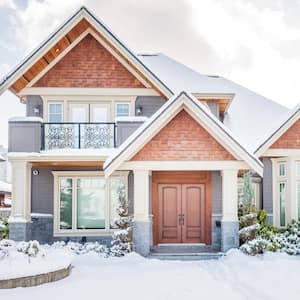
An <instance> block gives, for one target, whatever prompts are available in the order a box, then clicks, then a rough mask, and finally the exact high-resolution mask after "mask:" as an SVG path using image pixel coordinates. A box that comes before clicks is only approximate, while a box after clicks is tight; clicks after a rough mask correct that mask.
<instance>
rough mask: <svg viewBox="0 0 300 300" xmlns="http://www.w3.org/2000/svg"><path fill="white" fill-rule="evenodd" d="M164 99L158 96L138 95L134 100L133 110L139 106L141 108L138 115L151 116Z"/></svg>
mask: <svg viewBox="0 0 300 300" xmlns="http://www.w3.org/2000/svg"><path fill="white" fill-rule="evenodd" d="M165 102H166V100H165V99H164V98H163V97H159V96H138V97H137V98H136V101H135V111H136V109H137V108H138V107H139V106H140V107H141V108H142V110H143V112H142V114H140V116H145V117H151V116H152V115H153V114H154V113H155V112H156V111H157V110H158V109H159V108H160V107H161V106H162V105H163V104H164V103H165Z"/></svg>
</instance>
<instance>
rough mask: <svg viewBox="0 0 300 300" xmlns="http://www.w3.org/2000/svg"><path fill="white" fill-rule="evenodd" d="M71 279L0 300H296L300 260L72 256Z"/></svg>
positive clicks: (2, 293) (234, 254)
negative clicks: (151, 258) (154, 258)
mask: <svg viewBox="0 0 300 300" xmlns="http://www.w3.org/2000/svg"><path fill="white" fill-rule="evenodd" d="M73 265H74V269H73V271H72V274H71V276H70V277H68V278H66V279H63V280H61V281H58V282H54V283H50V284H45V285H42V286H37V287H32V288H18V289H14V290H0V299H5V300H9V299H16V300H19V299H22V300H26V299H30V300H34V299H39V300H41V299H42V300H50V299H51V300H53V299H72V300H76V299H80V300H82V299H118V300H120V299H122V300H127V299H128V300H129V299H130V300H132V299H143V300H147V299H149V300H150V299H151V300H159V299H172V300H177V299H180V300H185V299H189V300H190V299H197V300H199V299H210V300H213V299H218V300H219V299H230V300H234V299H238V300H243V299H255V300H271V299H272V300H273V299H274V300H276V299H280V300H282V299H299V295H300V284H299V278H300V258H298V257H296V256H288V255H287V254H283V253H281V254H274V253H267V254H265V255H264V256H261V257H250V256H246V255H244V254H242V253H241V252H240V251H238V250H234V251H231V252H230V253H229V254H228V255H227V257H225V258H222V259H220V260H212V261H196V262H195V261H194V262H176V261H159V260H149V259H145V258H142V257H140V256H139V255H137V254H135V253H132V254H129V255H127V256H125V257H122V258H115V257H110V258H103V257H100V256H99V254H97V253H95V252H90V253H87V254H84V255H76V256H75V259H74V261H73Z"/></svg>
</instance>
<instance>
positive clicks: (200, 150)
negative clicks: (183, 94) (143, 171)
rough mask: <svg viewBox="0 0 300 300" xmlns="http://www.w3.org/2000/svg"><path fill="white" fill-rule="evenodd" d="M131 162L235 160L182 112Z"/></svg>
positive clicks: (186, 113)
mask: <svg viewBox="0 0 300 300" xmlns="http://www.w3.org/2000/svg"><path fill="white" fill-rule="evenodd" d="M131 160H132V161H134V160H137V161H141V160H142V161H144V160H148V161H157V160H160V161H166V160H167V161H168V160H171V161H177V160H179V161H185V160H186V161H193V160H200V161H209V160H236V159H235V158H234V157H233V155H232V154H231V153H229V152H228V151H227V150H226V149H225V148H224V147H223V146H222V145H221V144H220V143H219V142H218V141H216V139H215V138H214V137H213V136H211V134H210V133H208V132H207V130H206V129H204V128H203V126H201V125H200V124H199V123H198V122H196V121H195V120H194V119H193V118H192V117H191V115H190V114H189V113H188V112H187V111H186V110H184V109H182V110H181V111H180V112H179V113H178V114H177V115H176V116H175V117H174V118H173V119H172V120H171V121H170V122H169V123H168V124H166V125H165V127H163V128H162V129H161V130H160V131H159V132H158V133H157V134H156V135H155V136H154V137H153V138H152V139H151V140H150V141H149V142H148V143H147V144H146V145H145V146H144V147H143V148H142V149H141V150H140V151H139V152H138V153H137V154H135V155H134V157H133V158H132V159H131Z"/></svg>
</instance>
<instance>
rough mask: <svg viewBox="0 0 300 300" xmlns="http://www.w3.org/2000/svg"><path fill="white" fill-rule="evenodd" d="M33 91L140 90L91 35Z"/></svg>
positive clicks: (66, 56) (65, 57)
mask: <svg viewBox="0 0 300 300" xmlns="http://www.w3.org/2000/svg"><path fill="white" fill-rule="evenodd" d="M34 87H91V88H92V87H97V88H144V87H145V86H144V85H143V84H142V83H141V82H140V81H139V80H138V79H137V78H136V77H135V76H133V74H132V73H130V72H129V71H128V70H127V69H126V68H125V67H124V66H123V65H122V64H121V63H120V62H119V61H118V60H117V59H116V58H115V57H114V56H113V55H112V54H111V53H110V52H109V51H108V50H107V49H105V48H104V47H103V46H102V45H101V44H100V43H99V42H98V41H97V40H96V38H95V37H94V36H93V35H92V34H90V33H89V34H87V35H86V36H85V37H84V38H83V39H82V40H81V41H80V42H79V43H78V44H77V45H76V46H75V47H74V48H72V50H71V51H70V52H68V53H67V54H66V55H65V56H64V57H63V58H62V59H61V60H60V61H58V62H57V63H56V64H55V65H54V66H53V67H52V68H51V69H50V70H49V71H48V72H47V73H46V74H45V75H44V76H43V77H42V78H40V79H39V80H38V81H37V82H36V83H35V85H34Z"/></svg>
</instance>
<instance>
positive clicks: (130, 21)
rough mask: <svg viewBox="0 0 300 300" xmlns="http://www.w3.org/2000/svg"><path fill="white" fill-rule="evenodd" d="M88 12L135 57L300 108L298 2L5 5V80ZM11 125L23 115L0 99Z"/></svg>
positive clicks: (1, 63) (11, 0)
mask: <svg viewBox="0 0 300 300" xmlns="http://www.w3.org/2000/svg"><path fill="white" fill-rule="evenodd" d="M82 5H85V6H87V7H88V8H89V9H91V10H92V11H93V12H94V13H96V14H97V16H98V17H99V18H100V19H102V20H103V21H104V23H105V24H107V25H108V26H109V27H110V28H111V30H112V31H113V32H115V33H116V35H117V36H118V37H119V38H120V39H121V40H123V41H124V42H125V43H126V44H127V45H128V46H129V48H131V49H132V50H133V51H134V52H136V53H158V52H163V53H165V54H167V55H169V56H171V57H173V58H175V59H176V60H178V61H180V62H182V63H184V64H186V65H188V66H189V67H191V68H193V69H195V70H196V71H198V72H200V73H203V74H214V75H221V76H224V77H226V78H229V79H231V80H233V81H235V82H237V83H239V84H241V85H243V86H245V87H247V88H249V89H251V90H253V91H255V92H257V93H259V94H262V95H264V96H266V97H268V98H270V99H272V100H273V101H276V102H278V103H280V104H282V105H284V106H287V107H289V108H292V107H294V106H295V105H297V104H298V103H299V102H300V101H299V99H300V96H299V95H300V84H299V83H298V82H297V81H298V70H299V69H300V0H201V1H199V0H176V1H175V0H126V1H124V0H109V1H107V0H81V1H79V0H63V1H62V0H0V28H1V33H0V77H2V76H4V75H5V74H6V73H7V72H8V71H9V70H10V69H11V68H12V67H14V66H15V65H16V64H18V63H19V62H20V60H21V59H22V58H24V57H25V56H26V55H27V54H28V53H29V52H30V51H32V50H33V49H34V48H35V47H37V46H38V44H39V43H41V41H43V40H44V39H45V38H46V37H47V36H48V35H49V34H50V33H51V32H52V31H54V30H55V28H56V27H57V26H59V25H60V24H61V23H62V22H63V21H64V20H65V19H66V18H67V17H68V16H70V15H71V14H72V13H73V12H74V11H75V10H76V9H78V8H79V7H80V6H82ZM0 105H1V106H0V107H1V109H0V145H1V144H3V145H7V121H8V119H9V118H10V117H13V116H22V115H25V105H23V104H21V103H20V102H19V100H18V98H17V97H15V96H14V95H13V94H12V93H10V92H9V91H7V92H5V93H4V94H3V95H1V96H0Z"/></svg>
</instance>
